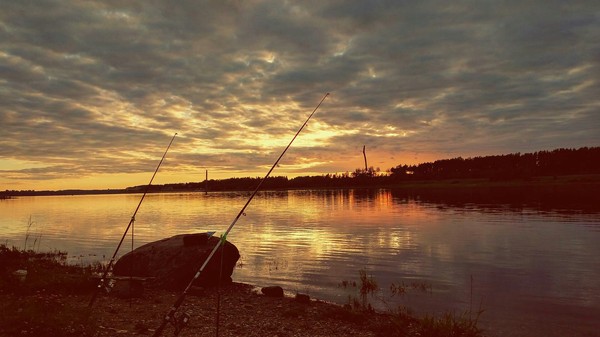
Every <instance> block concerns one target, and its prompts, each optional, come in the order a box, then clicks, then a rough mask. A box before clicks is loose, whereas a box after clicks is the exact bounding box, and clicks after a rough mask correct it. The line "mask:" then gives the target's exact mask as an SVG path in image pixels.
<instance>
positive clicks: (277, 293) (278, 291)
mask: <svg viewBox="0 0 600 337" xmlns="http://www.w3.org/2000/svg"><path fill="white" fill-rule="evenodd" d="M260 291H261V292H262V293H263V294H265V296H268V297H283V288H281V287H280V286H272V287H263V288H261V289H260Z"/></svg>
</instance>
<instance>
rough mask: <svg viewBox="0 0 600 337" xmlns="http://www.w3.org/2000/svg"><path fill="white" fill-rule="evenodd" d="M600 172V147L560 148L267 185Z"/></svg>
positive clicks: (228, 186) (241, 181)
mask: <svg viewBox="0 0 600 337" xmlns="http://www.w3.org/2000/svg"><path fill="white" fill-rule="evenodd" d="M579 174H582V175H583V174H600V147H582V148H579V149H564V148H561V149H556V150H552V151H538V152H533V153H524V154H521V153H511V154H506V155H494V156H482V157H474V158H466V159H464V158H462V157H458V158H453V159H442V160H436V161H434V162H426V163H421V164H417V165H406V164H404V165H402V164H400V165H397V166H395V167H393V168H390V169H389V170H387V171H385V172H382V171H381V170H380V169H378V168H373V167H369V168H367V169H355V170H354V171H353V172H344V173H336V174H325V175H319V176H300V177H295V178H291V179H288V178H287V177H284V176H276V177H269V178H267V179H266V180H265V182H264V183H263V185H262V186H261V188H262V189H267V190H268V189H300V188H340V187H365V186H376V187H385V186H387V185H392V184H398V183H402V182H406V181H421V180H444V179H488V180H491V181H498V180H527V179H531V178H533V177H536V176H563V175H579ZM261 180H262V177H255V178H250V177H247V178H228V179H220V180H209V181H202V182H190V183H181V184H166V185H159V186H152V187H151V191H153V192H159V191H162V192H164V191H203V190H209V191H233V190H237V191H246V190H254V189H255V188H256V186H257V185H258V184H259V183H260V181H261ZM145 188H146V186H143V185H142V186H135V187H130V188H128V189H127V190H128V191H129V192H138V191H143V190H144V189H145Z"/></svg>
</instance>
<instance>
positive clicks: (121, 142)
mask: <svg viewBox="0 0 600 337" xmlns="http://www.w3.org/2000/svg"><path fill="white" fill-rule="evenodd" d="M0 8H2V10H0V190H6V189H11V190H12V189H16V190H27V189H35V190H45V189H53V190H56V189H105V188H124V187H127V186H134V185H143V184H147V183H148V181H149V179H150V177H151V176H152V173H153V172H154V170H155V168H156V166H157V165H158V162H159V161H160V159H161V157H162V155H163V153H164V152H165V150H166V148H167V145H168V144H169V142H170V140H171V138H172V137H173V135H174V134H175V133H177V136H176V137H175V139H174V141H173V144H172V146H171V148H170V150H169V152H168V153H167V155H166V159H165V161H164V162H163V164H162V166H161V168H160V170H159V172H158V174H157V176H156V178H155V180H154V183H155V184H163V183H179V182H197V181H203V180H204V178H205V172H206V170H208V174H209V179H222V178H228V177H247V176H251V177H261V176H264V175H265V174H266V172H267V171H268V169H269V168H270V167H271V165H273V163H274V162H275V160H276V159H277V157H278V156H279V154H280V153H281V151H283V149H284V148H285V146H286V145H287V144H288V143H289V141H290V140H291V138H292V137H293V135H294V134H295V132H296V131H297V130H298V129H299V127H300V126H301V125H302V123H303V122H304V120H305V119H306V118H307V117H308V115H309V114H310V113H311V112H312V110H313V109H314V108H315V107H316V106H317V104H318V103H319V101H320V100H321V99H322V97H323V96H324V95H325V93H327V92H329V93H331V95H330V96H329V97H327V99H326V100H325V101H324V102H323V104H322V105H321V107H320V108H319V109H318V110H317V112H316V113H315V115H314V116H313V117H312V119H311V120H310V122H309V123H308V125H307V127H306V128H305V129H304V130H303V131H302V133H301V134H300V135H299V137H298V138H297V140H296V141H295V143H294V144H293V145H292V147H291V148H290V149H289V150H288V152H287V154H286V155H285V157H284V158H283V159H282V161H281V163H280V165H279V166H278V167H277V168H276V169H275V170H274V171H273V173H272V175H275V176H288V177H290V178H291V177H294V176H305V175H320V174H327V173H343V172H348V171H349V172H352V171H354V170H355V169H356V168H361V167H364V160H363V154H362V148H363V146H365V147H366V154H367V160H368V165H369V166H374V167H379V168H380V169H381V170H382V171H385V170H388V169H389V168H391V167H394V166H396V165H401V164H418V163H421V162H427V161H434V160H437V159H445V158H455V157H459V156H461V157H463V158H468V157H475V156H485V155H494V154H507V153H516V152H521V153H526V152H534V151H539V150H552V149H555V148H578V147H582V146H600V98H599V97H600V87H599V79H600V2H599V1H597V0H594V1H578V0H574V1H553V0H539V1H526V0H520V1H488V0H478V1H428V0H424V1H401V0H390V1H385V0H381V1H377V0H373V1H357V0H348V1H339V0H318V1H285V0H277V1H253V0H249V1H227V0H219V1H216V0H215V1H202V0H193V1H188V0H182V1H170V0H118V1H76V0H62V1H53V0H39V1H25V0H23V1H13V0H0Z"/></svg>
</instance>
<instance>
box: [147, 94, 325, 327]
mask: <svg viewBox="0 0 600 337" xmlns="http://www.w3.org/2000/svg"><path fill="white" fill-rule="evenodd" d="M327 96H329V93H326V94H325V96H323V98H322V99H321V101H320V102H319V104H317V106H316V107H315V109H314V110H313V111H312V113H311V114H310V115H309V116H308V118H307V119H306V121H305V122H304V124H302V126H301V127H300V129H298V132H296V134H295V135H294V137H293V138H292V140H291V141H290V143H289V144H288V145H287V146H286V148H285V149H284V150H283V152H282V153H281V154H280V155H279V158H277V160H276V161H275V163H274V164H273V166H271V169H270V170H269V172H267V174H266V175H265V177H264V178H262V180H261V181H260V182H259V183H258V186H256V188H255V189H254V192H252V194H251V195H250V198H248V201H246V204H245V205H244V207H242V209H241V210H240V212H239V213H238V215H237V216H236V217H235V219H233V222H231V224H230V225H229V227H228V228H227V230H226V231H225V233H223V235H221V239H220V240H219V242H217V244H216V245H215V247H214V248H213V250H212V251H211V252H210V254H209V255H208V256H207V257H206V260H204V263H203V264H202V266H201V267H200V268H199V269H198V271H197V272H196V274H195V275H194V277H193V278H192V280H191V281H190V282H189V283H188V285H187V287H186V288H185V290H184V291H183V293H181V295H180V296H179V298H177V300H176V301H175V304H173V306H172V307H171V309H170V310H169V312H168V313H167V314H166V315H165V317H163V321H162V323H161V324H160V326H159V327H158V328H157V329H156V330H155V331H154V335H152V336H153V337H158V336H160V335H162V332H163V330H164V329H165V327H166V326H167V324H169V323H171V324H173V325H174V326H175V335H176V336H177V335H179V332H181V329H183V327H184V326H185V325H186V324H187V322H188V320H189V315H187V314H185V313H184V315H182V316H181V317H175V313H176V312H177V310H179V307H180V306H181V304H182V303H183V301H184V300H185V297H186V296H187V293H188V291H189V290H190V288H191V287H192V284H193V283H194V281H196V279H198V277H200V274H202V272H203V271H204V268H206V265H208V263H209V262H210V260H211V259H212V257H213V255H215V252H216V251H217V250H218V249H219V247H220V246H221V245H224V244H225V241H226V240H227V235H228V234H229V232H231V230H232V229H233V226H235V224H236V222H237V221H238V220H239V219H240V217H241V216H242V215H243V214H244V211H245V210H246V207H248V205H249V204H250V202H251V201H252V199H254V196H255V195H256V193H257V192H258V190H259V189H260V187H261V185H262V184H263V183H264V182H265V180H267V178H268V177H269V175H270V174H271V172H273V170H274V169H275V167H276V166H277V164H279V161H280V160H281V158H282V157H283V155H284V154H285V153H286V152H287V150H288V149H289V148H290V146H292V143H293V142H294V140H296V137H298V135H299V134H300V132H301V131H302V129H304V127H305V126H306V124H308V121H309V120H310V119H311V117H312V116H313V115H314V114H315V112H316V111H317V109H319V107H320V106H321V104H322V103H323V101H324V100H325V98H327ZM223 253H224V252H222V253H221V254H223Z"/></svg>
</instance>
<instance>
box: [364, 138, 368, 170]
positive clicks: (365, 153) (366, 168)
mask: <svg viewBox="0 0 600 337" xmlns="http://www.w3.org/2000/svg"><path fill="white" fill-rule="evenodd" d="M363 157H365V172H367V170H368V166H367V152H366V151H365V145H363Z"/></svg>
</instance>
